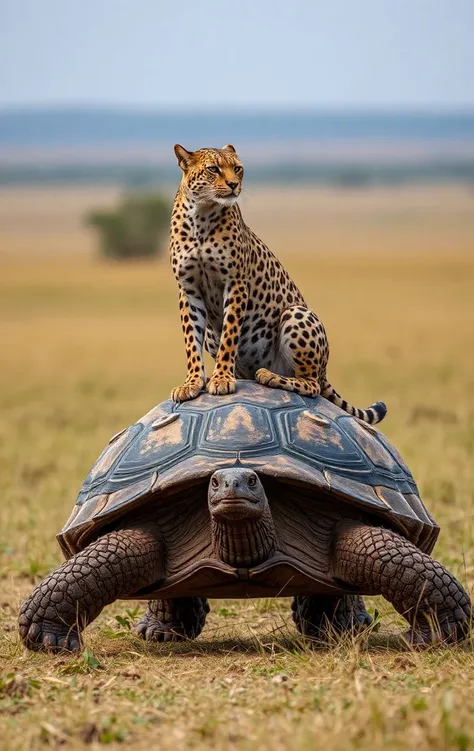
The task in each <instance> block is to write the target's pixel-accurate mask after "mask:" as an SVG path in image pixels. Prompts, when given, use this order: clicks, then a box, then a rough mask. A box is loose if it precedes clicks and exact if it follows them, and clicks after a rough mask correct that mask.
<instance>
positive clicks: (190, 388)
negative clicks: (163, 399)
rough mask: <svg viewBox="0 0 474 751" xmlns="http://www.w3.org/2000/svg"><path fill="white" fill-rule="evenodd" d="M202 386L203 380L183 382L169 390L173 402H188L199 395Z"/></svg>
mask: <svg viewBox="0 0 474 751" xmlns="http://www.w3.org/2000/svg"><path fill="white" fill-rule="evenodd" d="M203 386H204V382H203V381H193V382H191V383H185V384H183V385H182V386H176V388H174V389H173V391H172V392H171V398H172V400H173V401H174V402H188V401H189V400H190V399H195V398H196V397H197V396H199V394H200V393H201V391H202V388H203Z"/></svg>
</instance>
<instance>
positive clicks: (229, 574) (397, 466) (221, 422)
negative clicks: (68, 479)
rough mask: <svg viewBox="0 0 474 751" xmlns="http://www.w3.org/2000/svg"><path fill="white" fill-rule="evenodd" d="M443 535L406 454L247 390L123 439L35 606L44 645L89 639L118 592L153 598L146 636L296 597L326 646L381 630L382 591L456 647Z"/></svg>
mask: <svg viewBox="0 0 474 751" xmlns="http://www.w3.org/2000/svg"><path fill="white" fill-rule="evenodd" d="M438 532H439V528H438V527H437V526H436V524H435V522H434V521H433V519H432V517H431V516H430V514H429V513H428V512H427V510H426V509H425V507H424V506H423V503H422V502H421V500H420V498H419V495H418V490H417V487H416V484H415V481H414V479H413V477H412V475H411V473H410V471H409V469H408V467H407V466H406V464H405V463H404V461H403V459H402V458H401V457H400V455H399V454H398V452H397V451H396V450H395V449H394V448H393V446H392V445H391V444H390V443H389V441H388V440H387V438H385V437H384V435H383V434H382V433H381V432H379V431H378V430H377V429H376V428H374V427H372V426H370V425H367V424H366V423H362V422H360V421H359V420H358V419H356V418H355V417H352V416H349V415H347V414H346V413H345V412H343V411H342V410H341V409H339V408H338V407H336V406H334V405H333V404H331V403H330V402H328V401H327V400H326V399H323V398H317V399H309V398H305V397H302V396H298V395H296V394H292V393H290V392H288V391H275V390H271V391H270V390H269V389H267V388H265V387H264V386H260V385H258V384H256V383H253V382H250V381H239V382H238V388H237V391H236V393H235V394H231V395H227V396H222V397H219V399H216V397H213V396H210V395H209V394H201V396H199V397H198V398H197V399H196V400H194V401H191V402H184V403H182V404H175V403H173V402H172V401H166V402H163V403H162V404H159V405H158V406H156V407H154V408H153V409H152V410H151V411H150V412H148V414H146V415H145V416H144V417H142V419H141V420H139V421H138V422H137V423H135V424H134V425H132V426H131V427H129V428H128V429H126V430H124V431H122V432H121V433H118V434H117V435H115V436H114V437H113V438H112V439H111V440H110V442H109V445H108V446H107V447H106V449H105V450H104V451H103V453H102V454H101V456H100V457H99V459H98V461H97V462H96V464H95V465H94V466H93V468H92V470H91V471H90V473H89V475H88V476H87V478H86V480H85V482H84V485H83V486H82V489H81V491H80V493H79V496H78V499H77V502H76V505H75V506H74V509H73V512H72V514H71V516H70V518H69V520H68V521H67V523H66V525H65V527H64V529H63V530H62V531H61V532H60V533H59V535H58V540H59V544H60V546H61V548H62V550H63V553H64V555H65V557H66V559H67V560H66V562H65V563H63V564H62V565H61V566H60V567H59V568H58V569H56V571H54V572H53V573H52V574H51V575H50V576H48V577H47V578H46V579H44V581H43V582H41V584H39V585H38V587H37V588H36V589H35V590H34V592H33V594H32V595H31V597H30V598H29V599H28V600H27V601H26V602H25V603H24V604H23V606H22V608H21V612H20V619H19V627H20V634H21V637H22V639H23V641H24V642H25V644H26V645H27V646H28V647H30V648H31V649H42V648H43V649H53V650H54V649H70V650H78V649H80V646H81V637H80V634H81V631H82V630H83V629H84V627H85V626H86V625H87V624H88V623H90V622H91V621H93V620H94V619H95V618H97V616H98V615H99V613H100V612H101V610H102V608H103V607H104V606H105V605H107V604H109V603H112V602H113V601H114V600H116V599H117V598H133V599H137V598H138V599H145V600H149V602H148V608H147V611H146V613H145V615H144V617H143V619H142V620H141V622H140V624H139V626H138V633H139V634H140V635H141V636H142V637H143V638H144V639H147V640H157V641H159V640H164V641H168V640H175V639H179V638H193V637H196V636H197V635H198V634H199V633H200V631H201V629H202V627H203V626H204V621H205V618H206V614H207V612H208V611H209V606H208V604H207V598H213V597H216V598H219V597H231V598H237V597H272V596H275V597H276V596H292V597H293V598H294V599H293V617H294V620H295V623H296V626H297V627H298V629H299V630H300V631H301V632H302V633H303V634H305V635H307V636H308V637H310V638H313V639H314V638H322V637H323V635H324V633H326V632H327V628H328V627H330V628H331V629H333V630H334V631H336V632H343V631H345V630H351V629H354V628H359V627H363V626H365V625H367V624H369V623H370V616H369V614H368V613H367V611H366V610H365V607H364V603H363V601H362V597H361V595H363V594H371V595H379V594H381V595H383V596H384V597H385V598H386V599H387V600H388V601H389V602H391V603H392V604H393V605H394V607H395V608H396V610H397V611H398V612H399V613H401V614H402V615H404V616H405V618H406V619H407V620H408V622H409V624H410V630H409V632H408V636H409V638H410V639H411V640H412V641H413V642H415V643H419V644H423V643H431V642H432V641H445V640H457V639H461V638H463V637H464V635H465V634H466V633H467V632H468V630H469V628H470V625H471V611H470V602H469V598H468V596H467V594H466V592H465V591H464V589H463V588H462V587H461V585H460V584H459V582H458V581H457V580H456V579H455V578H454V577H453V576H452V575H451V574H450V573H449V572H448V571H447V570H446V568H445V567H444V566H442V565H441V564H440V563H437V562H436V561H435V560H433V559H432V558H431V557H430V555H429V554H430V552H431V550H432V548H433V546H434V544H435V542H436V539H437V537H438Z"/></svg>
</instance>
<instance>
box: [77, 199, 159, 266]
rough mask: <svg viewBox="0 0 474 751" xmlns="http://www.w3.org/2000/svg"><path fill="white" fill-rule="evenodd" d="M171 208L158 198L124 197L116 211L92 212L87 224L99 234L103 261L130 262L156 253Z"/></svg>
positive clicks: (88, 215)
mask: <svg viewBox="0 0 474 751" xmlns="http://www.w3.org/2000/svg"><path fill="white" fill-rule="evenodd" d="M170 212H171V207H170V205H169V203H168V201H167V200H166V199H165V198H163V197H162V196H159V195H154V194H147V193H138V194H136V195H129V196H126V197H125V198H124V199H123V200H122V201H121V203H120V204H119V206H118V207H117V209H116V210H115V211H103V210H97V211H91V212H89V214H87V216H86V223H87V225H88V226H89V227H92V228H93V229H95V230H96V231H97V233H98V235H99V242H100V244H99V252H100V255H101V256H102V257H103V258H110V259H115V260H131V259H135V258H151V257H153V256H156V255H158V254H159V252H160V249H161V241H162V239H163V236H164V234H165V232H166V231H167V229H168V225H169V219H170Z"/></svg>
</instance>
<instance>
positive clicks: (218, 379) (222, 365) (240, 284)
mask: <svg viewBox="0 0 474 751" xmlns="http://www.w3.org/2000/svg"><path fill="white" fill-rule="evenodd" d="M247 298H248V290H247V284H246V282H245V280H244V279H243V277H242V278H241V277H238V278H236V279H233V280H232V281H229V282H228V283H227V285H226V288H225V292H224V320H223V324H222V333H221V339H220V343H219V349H218V351H217V357H216V364H215V367H214V372H213V374H212V377H211V379H210V381H209V383H208V384H207V390H208V392H209V393H210V394H233V393H234V391H235V361H236V358H237V350H238V346H239V340H240V331H241V328H242V319H243V316H244V314H245V309H246V307H247Z"/></svg>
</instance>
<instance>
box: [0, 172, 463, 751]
mask: <svg viewBox="0 0 474 751" xmlns="http://www.w3.org/2000/svg"><path fill="white" fill-rule="evenodd" d="M115 196H116V191H111V190H102V189H100V190H99V189H92V188H91V189H85V188H84V189H82V188H81V189H64V190H63V189H58V188H55V189H51V190H18V191H13V190H12V191H6V190H5V191H3V192H2V194H1V196H0V345H1V346H0V747H1V748H2V749H8V750H10V749H43V748H47V747H56V746H63V747H64V748H65V749H68V748H71V749H74V748H82V747H84V748H85V747H88V748H101V747H102V746H104V745H107V744H108V746H109V747H110V748H119V747H123V745H125V744H127V745H129V746H130V747H131V748H135V749H138V750H139V749H155V748H157V749H162V750H163V751H167V750H168V749H173V750H175V749H204V748H217V749H236V750H238V751H240V750H242V751H244V750H245V749H262V750H263V751H267V750H268V751H270V750H271V751H280V750H283V749H301V750H302V751H306V750H307V749H308V750H309V749H314V748H326V749H334V751H350V750H352V749H359V748H361V749H362V748H371V749H372V750H373V751H379V750H380V749H415V748H416V749H417V751H425V750H427V749H434V750H437V749H440V750H441V749H459V751H464V750H465V749H471V748H474V655H473V642H472V641H468V642H466V643H464V644H462V645H458V646H454V647H449V648H447V647H442V648H439V647H438V648H432V649H428V650H426V651H424V652H416V651H413V650H411V649H410V648H409V647H408V646H407V645H405V644H404V643H403V641H402V640H401V639H400V638H399V636H398V635H399V634H400V633H401V631H402V627H403V624H402V623H401V621H400V619H399V618H398V616H397V614H396V613H395V612H394V611H393V610H392V609H391V608H390V607H389V606H388V605H387V604H386V603H385V602H384V601H383V600H381V599H379V598H368V599H367V603H368V606H369V609H370V611H371V612H372V614H374V613H375V612H376V611H377V613H378V614H379V615H377V616H376V624H375V627H374V628H373V630H372V631H371V632H369V633H368V634H365V635H361V636H358V637H356V638H353V639H346V640H343V641H341V642H337V643H334V644H332V645H330V646H326V647H321V648H318V649H310V648H308V647H307V646H306V645H305V644H304V643H303V642H302V641H301V639H299V638H298V636H297V633H296V631H295V629H294V627H293V624H292V621H291V618H290V602H289V600H286V599H268V600H248V601H213V602H211V607H212V613H211V615H210V616H209V619H208V623H207V626H206V629H205V631H204V633H203V634H202V636H201V637H200V638H199V639H198V640H196V641H195V642H190V643H185V644H181V645H180V644H177V645H149V644H145V643H144V642H142V641H141V640H140V639H139V638H138V637H137V636H135V635H134V631H133V629H134V624H135V623H136V622H137V620H138V619H139V617H140V615H141V613H142V612H143V609H144V606H145V603H143V602H137V603H135V602H125V601H121V602H116V603H115V604H113V605H111V606H110V607H108V608H107V609H106V610H105V611H104V612H103V613H102V615H101V616H100V617H99V619H98V620H97V621H96V622H95V623H94V624H92V625H91V626H90V627H89V629H88V630H87V631H86V636H85V651H84V652H83V653H82V654H81V655H80V656H68V655H65V654H62V655H59V656H50V655H45V654H33V653H31V652H27V651H25V649H24V648H23V647H22V646H21V644H20V642H19V639H18V636H17V611H18V608H19V606H20V604H21V602H22V600H23V599H24V598H25V597H26V596H27V595H28V594H29V593H30V591H31V590H32V588H33V586H34V585H35V583H36V582H38V581H39V580H40V578H41V577H43V576H44V575H45V574H46V573H47V572H48V571H49V570H51V569H52V568H53V567H55V566H57V565H58V564H59V563H60V561H61V555H60V551H59V547H58V545H57V543H56V541H55V534H56V533H57V532H58V531H59V530H60V528H61V527H62V525H63V523H64V522H65V520H66V519H67V517H68V515H69V513H70V510H71V508H72V505H73V503H74V501H75V497H76V494H77V492H78V490H79V488H80V485H81V483H82V480H83V478H84V477H85V475H86V473H87V471H88V469H89V468H90V466H91V465H92V463H93V462H94V461H95V459H96V458H97V456H98V454H99V452H100V451H101V449H102V448H103V446H104V445H105V444H106V443H107V441H108V440H109V438H110V436H111V435H112V434H114V433H116V432H117V431H119V430H121V429H122V428H124V427H126V426H127V425H129V424H131V423H132V422H134V421H136V420H137V419H138V418H139V417H140V416H141V415H142V414H144V413H145V412H147V411H148V410H149V409H150V408H151V407H152V406H153V405H154V404H156V403H157V402H159V401H161V400H162V399H164V398H167V396H168V394H169V392H170V390H171V388H172V386H174V385H177V384H178V383H179V382H180V381H181V380H182V378H183V377H184V372H185V361H184V351H183V349H184V348H183V345H182V340H181V332H180V325H179V320H178V314H177V299H176V297H177V296H176V289H175V283H174V280H173V278H172V275H171V271H170V269H169V267H168V262H167V258H166V251H164V255H163V258H162V260H160V261H158V262H156V263H147V264H140V263H138V264H134V265H131V264H125V265H123V264H121V265H120V264H105V263H101V262H99V261H97V260H95V258H94V255H93V248H94V245H93V242H94V238H93V237H92V236H91V235H89V234H88V233H87V231H86V230H85V229H83V227H82V226H81V222H80V219H81V215H82V213H83V211H84V210H85V209H86V208H88V207H90V206H97V205H101V204H103V205H110V204H111V203H112V202H113V201H114V199H115ZM243 207H244V211H245V215H246V218H247V220H248V222H249V223H250V224H251V225H252V227H253V229H254V230H255V231H257V233H258V234H260V236H261V237H262V238H263V239H264V240H266V241H267V242H268V243H269V244H270V246H271V247H272V248H273V249H274V251H275V252H276V253H277V254H278V255H279V256H280V257H281V258H282V260H283V261H284V263H285V265H286V266H287V268H288V269H289V271H290V272H291V273H292V275H293V277H294V278H295V280H296V282H297V283H298V284H299V286H300V287H301V289H302V290H303V292H304V294H305V296H306V299H307V301H308V303H309V304H310V305H311V306H312V307H313V308H314V309H315V310H316V311H317V312H318V314H319V315H320V316H321V317H322V319H323V321H324V322H325V324H326V327H327V330H328V334H329V340H330V344H331V348H332V353H331V358H330V366H329V376H330V379H331V380H332V382H333V383H334V384H335V386H336V387H337V388H338V389H339V390H340V391H341V392H342V393H343V394H344V396H346V398H348V399H349V400H351V401H352V402H353V403H355V404H358V405H359V406H366V405H368V404H369V403H370V402H372V401H374V400H375V399H378V398H381V399H384V400H385V401H386V402H387V404H388V407H389V413H388V416H387V418H386V421H385V423H384V424H383V426H382V427H383V430H384V431H385V433H386V434H387V435H388V437H389V438H390V440H391V441H393V443H394V444H395V445H396V446H397V448H398V449H399V450H400V451H401V453H402V454H403V455H404V457H405V458H406V460H407V462H408V464H409V466H410V467H411V469H412V471H413V473H414V475H415V478H416V480H417V481H418V484H419V487H420V491H421V495H422V498H423V499H424V501H425V503H426V505H427V506H428V508H429V509H430V511H431V512H432V513H433V514H434V516H435V518H436V520H437V521H438V523H439V524H440V526H441V535H440V538H439V542H438V544H437V547H436V549H435V555H436V557H437V558H438V559H439V560H441V561H442V562H443V563H444V564H446V565H447V566H448V567H449V568H450V569H451V570H452V571H453V573H454V574H455V575H456V576H458V578H459V579H460V580H461V582H462V583H463V584H464V586H465V587H466V588H467V589H468V590H469V591H470V592H471V594H472V589H473V585H474V504H473V500H474V461H473V456H474V403H473V388H474V193H473V192H472V190H471V191H469V190H468V189H467V188H466V189H464V188H463V189H462V188H439V189H438V188H430V189H421V188H409V189H406V190H405V189H398V190H391V191H383V190H378V191H371V190H366V191H353V192H351V191H329V190H316V189H309V188H308V189H304V188H294V189H291V190H289V189H284V188H273V189H269V188H265V189H264V188H257V187H251V186H250V187H249V189H248V191H247V192H246V195H245V196H244V197H243Z"/></svg>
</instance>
